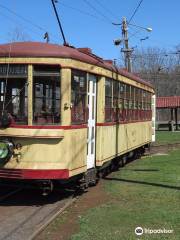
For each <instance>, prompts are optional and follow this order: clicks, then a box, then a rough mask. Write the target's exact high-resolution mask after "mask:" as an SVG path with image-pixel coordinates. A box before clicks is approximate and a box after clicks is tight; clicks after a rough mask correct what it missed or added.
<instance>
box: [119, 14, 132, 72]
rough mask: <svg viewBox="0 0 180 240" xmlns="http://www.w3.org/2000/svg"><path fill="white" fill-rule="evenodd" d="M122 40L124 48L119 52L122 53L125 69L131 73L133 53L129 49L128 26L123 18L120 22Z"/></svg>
mask: <svg viewBox="0 0 180 240" xmlns="http://www.w3.org/2000/svg"><path fill="white" fill-rule="evenodd" d="M122 40H123V43H124V48H122V49H121V52H123V53H124V59H125V66H126V69H127V70H128V71H129V72H131V71H132V62H131V53H132V52H133V49H132V48H129V39H128V25H127V20H126V18H125V17H123V20H122Z"/></svg>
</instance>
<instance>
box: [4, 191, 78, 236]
mask: <svg viewBox="0 0 180 240" xmlns="http://www.w3.org/2000/svg"><path fill="white" fill-rule="evenodd" d="M75 200H76V192H75V190H72V189H69V190H67V191H63V190H56V191H54V192H53V193H52V194H51V195H49V196H47V197H43V196H41V195H40V193H39V191H36V190H30V189H29V190H28V191H27V190H23V189H22V188H21V189H14V191H10V192H6V193H4V194H3V195H2V196H1V197H0V213H1V214H0V240H12V239H13V240H19V239H27V240H33V239H35V237H36V236H37V235H38V234H39V233H40V232H41V231H42V230H44V228H45V227H47V225H49V224H50V222H52V220H54V219H55V218H56V217H57V216H58V215H59V214H61V213H62V212H63V211H64V210H65V209H66V208H68V207H69V206H70V205H71V204H72V203H73V202H74V201H75Z"/></svg>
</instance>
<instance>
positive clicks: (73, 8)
mask: <svg viewBox="0 0 180 240" xmlns="http://www.w3.org/2000/svg"><path fill="white" fill-rule="evenodd" d="M59 4H60V5H62V6H63V7H66V8H69V9H72V10H74V11H77V12H79V13H81V14H84V15H87V16H89V17H92V18H95V19H97V20H100V21H104V19H102V18H99V17H98V16H97V15H94V14H91V13H88V12H86V11H82V10H81V9H78V8H75V7H72V6H69V5H67V4H65V3H62V2H59Z"/></svg>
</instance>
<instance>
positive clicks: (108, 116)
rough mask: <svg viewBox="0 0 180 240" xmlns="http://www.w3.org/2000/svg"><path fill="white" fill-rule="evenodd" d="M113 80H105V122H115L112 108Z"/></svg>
mask: <svg viewBox="0 0 180 240" xmlns="http://www.w3.org/2000/svg"><path fill="white" fill-rule="evenodd" d="M112 83H113V81H112V79H109V78H106V80H105V121H106V122H111V121H112V120H113V108H112V105H113V103H112V86H113V84H112Z"/></svg>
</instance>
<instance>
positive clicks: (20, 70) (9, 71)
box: [0, 64, 28, 77]
mask: <svg viewBox="0 0 180 240" xmlns="http://www.w3.org/2000/svg"><path fill="white" fill-rule="evenodd" d="M27 73H28V68H27V65H21V64H9V65H8V64H0V76H4V77H8V76H11V77H12V76H22V75H23V76H27Z"/></svg>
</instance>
